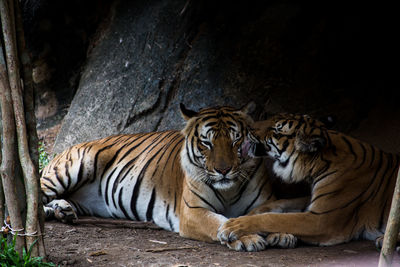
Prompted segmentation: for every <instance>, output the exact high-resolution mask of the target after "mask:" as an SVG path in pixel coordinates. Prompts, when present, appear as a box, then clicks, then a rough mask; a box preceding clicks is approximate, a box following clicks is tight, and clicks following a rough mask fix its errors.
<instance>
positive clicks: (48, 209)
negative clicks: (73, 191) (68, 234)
mask: <svg viewBox="0 0 400 267" xmlns="http://www.w3.org/2000/svg"><path fill="white" fill-rule="evenodd" d="M45 214H46V218H51V217H54V218H56V219H57V220H59V221H61V222H63V223H71V222H72V220H74V219H77V218H78V216H77V215H76V212H75V210H74V208H73V207H72V205H71V204H70V203H69V202H68V201H66V200H64V199H55V200H53V201H51V202H50V203H48V204H46V206H45Z"/></svg>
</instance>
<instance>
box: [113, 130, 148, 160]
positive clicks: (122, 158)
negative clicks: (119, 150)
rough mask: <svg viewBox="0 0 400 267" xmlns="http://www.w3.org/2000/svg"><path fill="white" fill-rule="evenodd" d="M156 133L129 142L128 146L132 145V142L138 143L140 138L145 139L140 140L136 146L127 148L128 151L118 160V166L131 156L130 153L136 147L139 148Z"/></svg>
mask: <svg viewBox="0 0 400 267" xmlns="http://www.w3.org/2000/svg"><path fill="white" fill-rule="evenodd" d="M155 134H156V133H155V132H154V133H149V134H143V135H141V136H138V137H137V138H136V139H135V140H133V141H131V142H130V143H129V145H131V144H133V143H134V142H139V141H138V140H139V139H140V138H142V137H145V138H144V139H143V140H141V141H140V142H139V143H138V144H137V145H134V146H132V147H131V148H129V150H128V151H126V152H125V154H124V155H123V156H122V157H121V158H120V159H119V160H118V163H117V164H119V163H120V162H122V161H123V160H124V159H125V158H126V157H127V156H129V155H131V153H132V151H133V150H135V149H136V148H137V147H138V146H140V145H141V144H143V143H144V142H145V141H147V139H149V138H150V137H153V136H154V135H155Z"/></svg>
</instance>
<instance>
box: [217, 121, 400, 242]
mask: <svg viewBox="0 0 400 267" xmlns="http://www.w3.org/2000/svg"><path fill="white" fill-rule="evenodd" d="M254 129H255V130H254V135H255V137H256V139H255V140H254V141H255V142H253V145H252V147H251V148H250V151H249V153H250V154H253V155H254V154H257V155H254V156H260V155H261V154H262V153H263V152H264V153H265V154H266V155H268V156H269V157H270V158H273V159H274V163H273V171H274V172H275V174H276V175H277V176H279V177H280V178H281V179H282V180H283V181H285V182H288V183H296V182H299V181H308V182H309V184H310V186H311V192H312V193H311V201H310V202H309V203H308V205H307V207H306V209H305V210H304V212H294V213H284V214H278V213H263V214H256V215H251V216H243V217H239V218H234V219H230V220H228V221H227V222H225V224H224V225H223V226H222V227H221V228H220V229H219V233H218V238H219V239H220V240H221V241H223V242H232V241H234V240H237V239H238V238H240V237H242V236H244V235H248V234H254V233H274V232H284V233H290V234H293V235H294V236H296V237H297V238H299V239H300V240H302V241H304V242H306V243H309V244H314V245H320V246H329V245H335V244H340V243H344V242H348V241H350V240H353V239H368V240H376V243H377V245H378V246H379V245H380V244H381V242H382V236H383V234H384V231H385V227H386V223H387V218H388V214H389V210H390V205H391V200H392V195H393V191H394V186H395V183H396V177H397V172H398V169H399V161H400V159H399V155H396V154H391V153H385V152H383V151H382V150H379V149H377V148H375V147H373V146H372V145H369V144H366V143H364V142H362V141H359V140H357V139H354V138H352V137H350V136H347V135H345V134H342V133H339V132H337V131H333V130H328V129H326V128H325V127H324V125H323V124H322V123H321V122H319V121H317V120H314V119H312V118H311V117H309V116H306V115H288V114H281V115H277V116H275V117H273V118H271V119H269V120H266V121H261V122H256V123H255V125H254ZM257 143H258V144H257ZM260 143H261V145H260ZM280 204H281V205H282V206H285V202H284V201H283V200H280ZM268 205H270V204H267V205H266V206H268ZM288 205H290V203H289V204H288ZM257 210H258V212H263V207H262V206H261V207H259V208H258V209H257ZM267 211H268V209H267Z"/></svg>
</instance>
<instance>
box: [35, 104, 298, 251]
mask: <svg viewBox="0 0 400 267" xmlns="http://www.w3.org/2000/svg"><path fill="white" fill-rule="evenodd" d="M252 108H254V104H252V103H251V104H249V105H247V106H245V107H243V108H242V109H239V110H238V109H234V108H231V107H220V108H207V109H202V110H200V111H199V112H195V111H192V110H188V109H186V108H185V107H184V106H183V105H181V113H182V115H183V117H184V119H185V120H186V121H187V122H186V127H185V128H184V129H183V131H181V132H180V131H165V132H153V133H146V134H132V135H116V136H110V137H107V138H104V139H100V140H96V141H92V142H87V143H82V144H79V145H75V146H72V147H71V148H69V149H67V150H66V151H64V152H63V153H61V154H59V155H58V156H56V157H55V158H54V159H53V160H52V161H51V162H50V164H49V165H48V166H47V167H46V168H45V169H44V170H43V173H42V177H41V190H42V192H43V196H44V200H43V201H44V203H45V205H46V207H45V211H46V215H47V216H48V217H51V216H55V217H56V218H57V219H58V220H61V221H64V222H70V221H72V220H73V219H74V218H76V216H77V214H78V215H91V216H99V217H110V218H124V219H131V220H140V221H152V222H154V223H155V224H157V225H158V226H160V227H162V228H164V229H166V230H170V231H175V232H179V234H180V235H181V236H184V237H188V238H192V239H196V240H203V241H208V242H211V241H218V239H217V231H218V228H219V227H220V226H221V225H222V224H223V223H224V222H225V221H226V220H228V218H230V217H237V216H240V215H244V214H246V213H247V212H248V211H250V210H251V209H253V208H255V207H257V206H259V205H261V204H263V203H268V202H270V201H274V200H275V197H274V195H273V194H272V192H271V185H270V183H269V181H268V179H266V177H265V176H266V175H265V173H266V170H265V166H264V164H263V160H262V159H257V158H248V157H247V155H246V154H243V153H242V152H241V145H242V143H243V141H244V138H245V137H246V136H247V132H248V127H249V125H250V124H251V123H252V120H251V118H250V116H249V115H248V113H249V112H250V111H251V109H252ZM295 243H296V238H295V237H293V235H287V234H278V233H277V234H271V235H269V236H267V238H266V239H264V238H263V237H261V236H260V235H258V234H250V235H246V236H241V237H239V238H237V239H236V240H235V241H233V242H227V245H228V247H230V248H232V249H235V250H246V251H257V250H262V249H264V248H265V247H266V246H280V247H293V246H294V245H295Z"/></svg>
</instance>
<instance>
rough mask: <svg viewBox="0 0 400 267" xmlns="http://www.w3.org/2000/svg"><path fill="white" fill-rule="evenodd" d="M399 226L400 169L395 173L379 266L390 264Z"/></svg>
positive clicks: (383, 266)
mask: <svg viewBox="0 0 400 267" xmlns="http://www.w3.org/2000/svg"><path fill="white" fill-rule="evenodd" d="M399 227H400V169H399V170H398V173H397V181H396V187H395V190H394V194H393V198H392V206H391V208H390V214H389V218H388V221H387V226H386V231H385V237H384V238H383V246H382V249H381V254H380V257H379V267H386V266H392V261H393V254H394V250H395V248H396V244H397V237H398V234H399Z"/></svg>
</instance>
